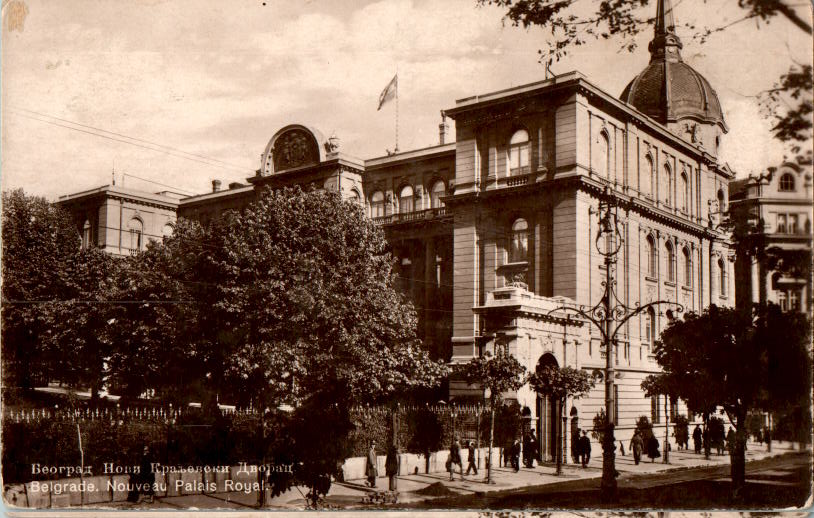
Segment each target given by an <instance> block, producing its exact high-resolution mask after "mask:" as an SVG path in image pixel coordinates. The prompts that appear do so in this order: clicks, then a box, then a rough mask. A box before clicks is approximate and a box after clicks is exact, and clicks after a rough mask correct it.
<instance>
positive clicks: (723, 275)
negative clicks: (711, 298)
mask: <svg viewBox="0 0 814 518" xmlns="http://www.w3.org/2000/svg"><path fill="white" fill-rule="evenodd" d="M718 273H719V274H720V282H719V283H718V284H719V285H720V286H719V287H720V291H721V297H726V293H727V290H728V288H729V274H728V273H727V271H726V262H725V261H724V260H723V259H718Z"/></svg>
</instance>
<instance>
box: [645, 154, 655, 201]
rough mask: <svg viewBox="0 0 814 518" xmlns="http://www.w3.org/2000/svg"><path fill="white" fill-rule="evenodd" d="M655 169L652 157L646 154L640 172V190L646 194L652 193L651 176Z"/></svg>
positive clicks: (653, 174)
mask: <svg viewBox="0 0 814 518" xmlns="http://www.w3.org/2000/svg"><path fill="white" fill-rule="evenodd" d="M655 174H656V171H655V169H654V167H653V157H651V156H650V155H647V156H646V157H645V159H644V171H643V172H642V192H643V193H645V194H648V195H652V194H653V177H654V176H655Z"/></svg>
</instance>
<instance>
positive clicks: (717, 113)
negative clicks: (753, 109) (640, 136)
mask: <svg viewBox="0 0 814 518" xmlns="http://www.w3.org/2000/svg"><path fill="white" fill-rule="evenodd" d="M681 47H682V44H681V40H680V39H679V38H678V36H677V35H676V33H675V22H674V20H673V8H672V4H671V1H670V0H659V2H658V6H657V15H656V23H655V30H654V36H653V41H651V42H650V45H649V47H648V48H649V50H650V55H651V58H650V63H649V64H648V65H647V66H646V67H645V69H644V70H643V71H642V72H641V73H640V74H639V75H637V76H636V77H634V78H633V80H632V81H631V82H630V83H628V85H627V87H625V90H624V91H623V92H622V95H621V96H620V98H621V99H622V101H624V102H626V103H628V104H630V105H631V106H633V107H635V108H636V109H637V110H639V111H640V112H642V113H644V114H646V115H648V116H650V117H652V118H653V119H655V120H657V121H658V122H660V123H662V124H667V123H668V122H676V121H678V120H680V119H694V120H697V121H699V122H703V123H709V124H719V125H720V126H721V128H722V129H723V130H724V131H725V132H726V131H728V128H727V126H726V122H725V121H724V115H723V112H722V110H721V103H720V101H719V100H718V94H716V93H715V90H713V89H712V86H711V85H710V84H709V81H707V80H706V78H704V76H702V75H701V74H699V73H698V72H697V71H696V70H695V69H693V68H692V67H691V66H689V65H688V64H686V63H684V61H683V59H682V58H681V52H680V51H681Z"/></svg>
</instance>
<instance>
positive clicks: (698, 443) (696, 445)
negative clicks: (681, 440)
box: [692, 425, 701, 453]
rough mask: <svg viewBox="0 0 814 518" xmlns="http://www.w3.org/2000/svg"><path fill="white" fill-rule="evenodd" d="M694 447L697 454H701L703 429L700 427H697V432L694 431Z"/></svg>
mask: <svg viewBox="0 0 814 518" xmlns="http://www.w3.org/2000/svg"><path fill="white" fill-rule="evenodd" d="M692 445H693V447H694V448H695V453H701V427H700V426H698V425H695V430H693V431H692Z"/></svg>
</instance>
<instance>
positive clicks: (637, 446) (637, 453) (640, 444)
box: [630, 430, 644, 466]
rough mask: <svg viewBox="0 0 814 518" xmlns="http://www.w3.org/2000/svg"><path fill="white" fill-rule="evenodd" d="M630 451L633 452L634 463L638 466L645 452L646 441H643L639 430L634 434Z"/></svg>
mask: <svg viewBox="0 0 814 518" xmlns="http://www.w3.org/2000/svg"><path fill="white" fill-rule="evenodd" d="M630 451H632V452H633V462H635V463H636V465H637V466H638V465H639V462H640V461H641V460H642V452H643V451H644V441H642V434H641V433H639V430H636V431H635V432H633V438H632V439H630Z"/></svg>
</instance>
